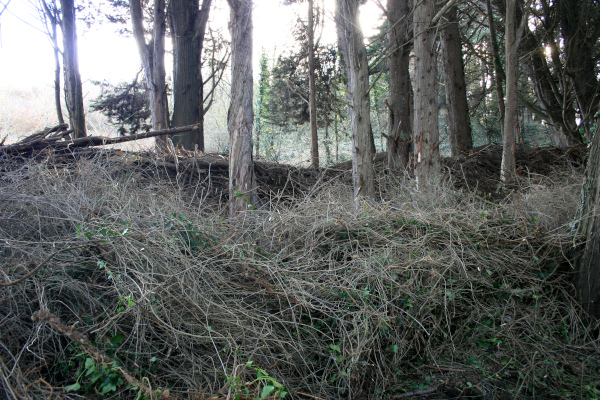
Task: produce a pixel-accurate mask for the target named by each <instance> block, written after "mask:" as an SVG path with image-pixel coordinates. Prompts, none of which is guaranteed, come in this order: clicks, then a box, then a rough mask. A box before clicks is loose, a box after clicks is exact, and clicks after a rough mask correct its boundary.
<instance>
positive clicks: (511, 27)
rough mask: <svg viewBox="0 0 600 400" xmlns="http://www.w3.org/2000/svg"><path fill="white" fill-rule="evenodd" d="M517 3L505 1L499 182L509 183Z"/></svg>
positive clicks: (514, 112) (515, 110) (512, 167)
mask: <svg viewBox="0 0 600 400" xmlns="http://www.w3.org/2000/svg"><path fill="white" fill-rule="evenodd" d="M516 18H517V2H516V0H506V34H505V42H506V110H505V114H504V132H503V136H502V165H501V167H500V180H501V181H502V182H504V183H511V182H513V181H514V180H515V179H516V178H517V168H516V163H515V132H516V130H517V124H518V123H519V121H518V114H517V113H518V109H519V97H518V93H517V78H518V73H519V70H518V57H519V56H518V54H517V49H518V46H519V43H518V40H517V27H516Z"/></svg>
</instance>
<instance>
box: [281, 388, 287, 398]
mask: <svg viewBox="0 0 600 400" xmlns="http://www.w3.org/2000/svg"><path fill="white" fill-rule="evenodd" d="M287 393H288V392H286V391H285V390H282V391H281V392H279V398H280V399H283V398H284V397H285V395H286V394H287Z"/></svg>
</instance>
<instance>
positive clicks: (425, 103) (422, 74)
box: [413, 0, 441, 188]
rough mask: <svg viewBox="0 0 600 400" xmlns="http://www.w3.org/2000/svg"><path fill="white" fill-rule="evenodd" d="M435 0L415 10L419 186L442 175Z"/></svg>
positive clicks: (416, 155) (415, 125)
mask: <svg viewBox="0 0 600 400" xmlns="http://www.w3.org/2000/svg"><path fill="white" fill-rule="evenodd" d="M435 3H436V2H435V0H423V1H420V2H418V3H417V4H416V6H415V9H414V17H413V18H414V22H413V27H414V42H415V67H414V68H415V88H414V90H415V96H414V113H415V116H414V127H413V131H414V135H413V137H414V141H415V147H414V153H415V163H416V164H415V175H416V178H417V183H418V185H419V187H420V188H421V187H426V186H428V185H429V183H430V182H436V181H438V180H439V177H440V174H441V164H440V149H439V146H440V142H439V130H438V129H439V122H438V104H437V94H438V84H437V55H436V46H435V36H436V27H435V24H433V18H434V16H435Z"/></svg>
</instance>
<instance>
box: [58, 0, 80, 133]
mask: <svg viewBox="0 0 600 400" xmlns="http://www.w3.org/2000/svg"><path fill="white" fill-rule="evenodd" d="M60 5H61V9H62V32H63V47H64V49H63V68H64V70H65V97H66V105H67V110H68V111H69V121H70V123H71V129H73V134H72V137H73V138H79V137H84V136H86V131H85V111H84V109H83V90H82V88H81V75H80V74H79V56H78V51H77V28H76V23H75V4H74V0H61V1H60Z"/></svg>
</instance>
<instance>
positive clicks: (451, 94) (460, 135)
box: [441, 7, 473, 157]
mask: <svg viewBox="0 0 600 400" xmlns="http://www.w3.org/2000/svg"><path fill="white" fill-rule="evenodd" d="M446 18H447V21H446V22H445V24H444V28H443V29H442V31H441V40H442V55H443V62H444V81H445V83H446V103H447V105H448V129H449V130H450V152H451V155H452V156H453V157H456V156H458V155H459V153H460V150H462V151H469V150H471V149H472V148H473V137H472V136H471V121H470V118H469V103H468V102H467V85H466V84H465V68H464V62H463V57H462V47H461V41H460V31H459V29H458V17H457V9H456V7H452V8H450V10H449V11H448V13H447V14H446Z"/></svg>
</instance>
